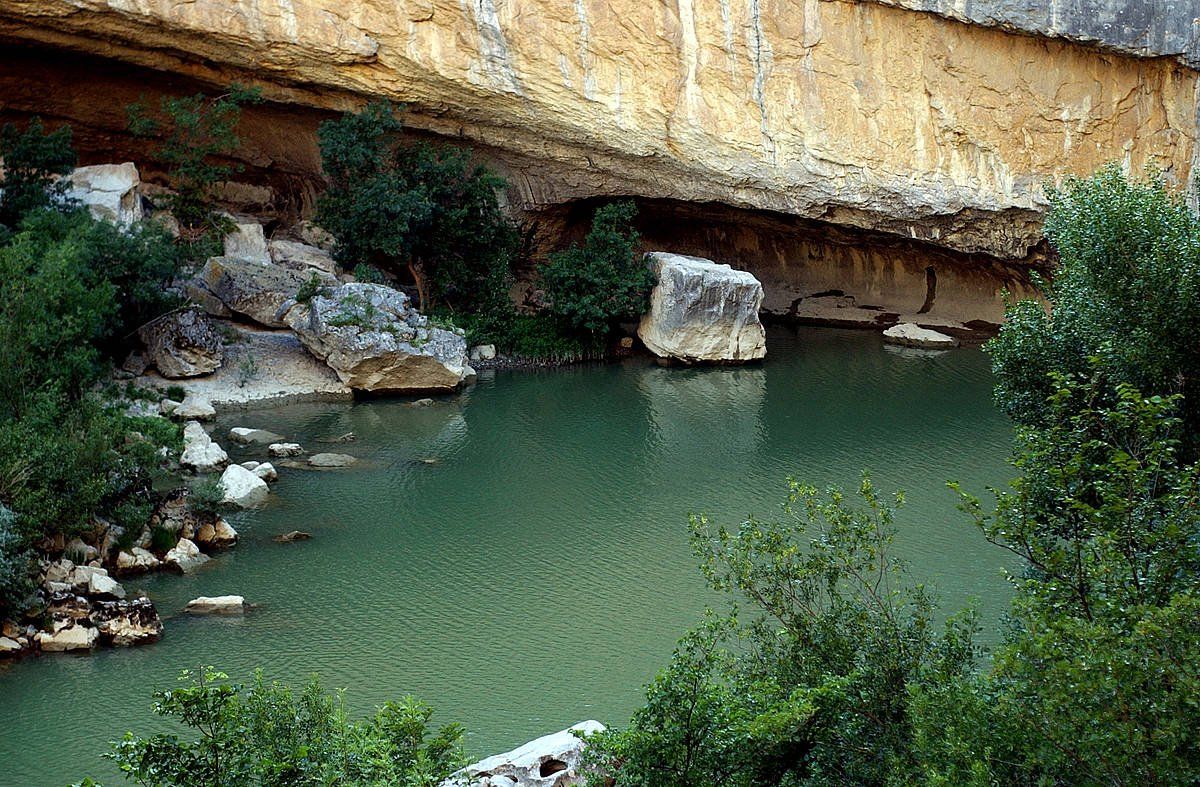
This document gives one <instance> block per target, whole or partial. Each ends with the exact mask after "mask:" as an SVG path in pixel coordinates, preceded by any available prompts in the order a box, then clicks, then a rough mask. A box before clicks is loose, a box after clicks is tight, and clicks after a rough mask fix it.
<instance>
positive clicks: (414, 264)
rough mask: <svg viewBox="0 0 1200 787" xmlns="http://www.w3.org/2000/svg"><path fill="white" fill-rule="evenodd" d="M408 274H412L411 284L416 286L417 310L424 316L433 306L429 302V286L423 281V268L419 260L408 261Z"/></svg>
mask: <svg viewBox="0 0 1200 787" xmlns="http://www.w3.org/2000/svg"><path fill="white" fill-rule="evenodd" d="M408 272H409V273H410V274H412V277H413V284H415V285H416V286H417V309H418V310H419V311H420V312H421V313H422V314H424V313H425V312H426V310H427V309H428V308H429V307H430V306H432V305H433V304H431V303H430V302H429V285H428V282H426V280H425V266H424V265H423V264H422V263H421V262H420V260H409V261H408Z"/></svg>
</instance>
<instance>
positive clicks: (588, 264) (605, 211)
mask: <svg viewBox="0 0 1200 787" xmlns="http://www.w3.org/2000/svg"><path fill="white" fill-rule="evenodd" d="M636 216H637V206H636V205H634V204H633V202H631V201H628V200H626V201H622V202H614V203H612V204H610V205H605V206H604V207H602V208H600V209H599V210H597V211H596V214H595V216H594V217H593V218H592V227H591V230H590V231H589V232H588V234H587V236H586V237H585V238H584V240H583V245H582V246H580V245H572V246H571V247H570V248H569V249H566V250H565V251H561V252H558V253H557V254H553V255H551V256H550V261H549V263H547V264H546V265H545V266H543V267H542V270H541V274H540V275H541V280H542V285H543V287H544V288H545V291H546V296H547V297H548V298H549V300H550V309H551V311H553V312H554V313H555V314H558V315H560V316H561V317H563V318H564V319H565V320H566V321H567V322H568V323H569V324H570V325H571V326H572V327H573V328H575V329H576V330H581V331H587V332H589V333H592V334H606V333H608V331H609V330H611V328H612V326H613V324H614V323H615V322H618V321H620V320H623V319H631V318H635V317H638V316H640V315H641V314H643V313H644V312H645V311H646V309H647V308H648V306H649V305H650V291H651V290H652V289H654V285H655V283H656V282H655V278H654V274H653V273H652V272H651V271H650V269H649V268H648V267H647V266H646V265H645V264H644V263H643V262H642V260H641V259H640V258H639V256H638V255H637V254H636V253H635V250H636V248H637V244H638V234H637V232H636V231H635V230H634V229H633V220H634V218H635V217H636Z"/></svg>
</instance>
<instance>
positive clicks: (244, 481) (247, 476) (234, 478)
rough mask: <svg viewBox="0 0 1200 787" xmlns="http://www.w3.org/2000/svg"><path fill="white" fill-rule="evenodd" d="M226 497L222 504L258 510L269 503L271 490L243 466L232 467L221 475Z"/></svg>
mask: <svg viewBox="0 0 1200 787" xmlns="http://www.w3.org/2000/svg"><path fill="white" fill-rule="evenodd" d="M221 488H222V489H223V490H224V493H225V494H224V497H222V499H221V502H223V503H230V504H232V505H235V506H238V507H239V508H257V507H259V506H261V505H262V504H264V503H266V502H267V497H268V496H269V495H270V493H271V490H270V488H269V487H268V486H267V482H266V481H264V480H262V479H261V478H259V477H258V476H257V475H255V474H254V472H253V471H251V470H247V469H246V468H244V467H242V466H241V465H230V466H229V467H227V468H225V472H224V473H222V474H221Z"/></svg>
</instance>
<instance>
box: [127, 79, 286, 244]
mask: <svg viewBox="0 0 1200 787" xmlns="http://www.w3.org/2000/svg"><path fill="white" fill-rule="evenodd" d="M261 100H262V99H261V95H260V92H259V90H258V89H257V88H246V87H243V86H241V85H237V84H234V85H231V86H230V87H229V90H228V91H226V92H225V93H223V94H221V95H219V96H207V95H205V94H203V93H197V94H195V95H192V96H164V97H163V98H162V99H161V100H160V101H159V105H158V108H157V109H154V108H152V107H151V106H150V104H149V103H148V102H147V101H146V100H145V99H142V100H141V101H138V102H137V103H134V104H131V105H129V106H128V107H126V111H127V113H128V116H129V130H130V131H131V132H132V133H134V134H137V135H138V136H143V137H150V138H156V139H158V140H159V143H158V146H157V149H156V150H155V151H154V156H155V158H157V159H159V160H160V161H162V162H163V163H165V164H166V165H167V174H168V177H169V178H170V181H171V186H172V187H173V188H174V190H175V191H174V193H173V194H172V195H171V196H170V199H169V207H170V209H171V212H172V214H173V215H174V216H175V218H176V219H178V220H179V222H180V224H181V225H182V226H183V227H184V229H186V230H190V231H192V232H194V233H204V232H206V231H207V230H209V229H212V228H214V227H216V226H217V225H216V222H215V218H214V216H213V213H212V209H211V207H210V204H211V201H212V189H213V187H214V186H215V185H216V184H217V183H220V182H221V181H223V180H226V179H227V178H228V177H229V176H230V175H231V174H233V173H234V172H237V171H238V169H239V167H238V166H237V165H236V164H234V163H232V162H230V161H228V160H223V159H222V158H221V157H223V156H228V155H229V154H230V153H231V152H232V151H233V150H235V149H236V148H237V147H238V145H239V144H240V140H239V139H238V136H237V126H238V122H239V121H240V120H241V117H242V108H243V107H244V106H246V105H247V104H256V103H258V102H259V101H261Z"/></svg>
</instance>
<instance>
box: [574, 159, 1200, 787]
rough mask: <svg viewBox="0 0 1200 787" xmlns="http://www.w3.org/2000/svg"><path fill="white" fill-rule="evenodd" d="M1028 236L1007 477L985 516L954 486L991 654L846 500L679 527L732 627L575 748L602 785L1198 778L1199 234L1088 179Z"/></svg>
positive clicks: (1167, 202) (713, 631)
mask: <svg viewBox="0 0 1200 787" xmlns="http://www.w3.org/2000/svg"><path fill="white" fill-rule="evenodd" d="M1047 231H1048V233H1049V234H1050V237H1051V238H1052V240H1053V241H1054V242H1055V244H1056V248H1057V249H1058V251H1059V254H1060V256H1061V264H1060V267H1059V269H1058V277H1057V278H1056V280H1055V281H1054V283H1053V285H1052V286H1051V287H1050V288H1049V293H1050V301H1051V305H1052V307H1053V308H1052V311H1050V312H1047V311H1046V310H1045V309H1044V308H1043V306H1042V305H1041V304H1039V303H1022V304H1015V305H1013V306H1012V307H1011V308H1010V322H1009V323H1008V324H1007V325H1006V326H1005V328H1004V330H1003V332H1002V334H1001V336H1000V338H999V339H997V340H996V341H995V342H993V343H992V345H991V346H990V348H989V349H990V351H991V352H992V354H993V360H994V363H995V366H996V371H997V378H998V386H997V398H998V400H999V402H1000V404H1001V406H1002V407H1003V408H1005V410H1006V411H1008V412H1010V413H1011V414H1013V415H1014V417H1015V418H1016V419H1017V421H1018V434H1017V441H1016V447H1015V451H1014V459H1013V464H1014V467H1015V468H1016V469H1017V470H1018V471H1019V473H1020V476H1019V478H1017V480H1016V481H1014V482H1013V484H1012V486H1011V488H1010V489H1008V490H1005V491H1001V492H997V493H996V502H995V505H994V507H992V508H990V509H985V508H984V506H983V504H982V503H981V501H979V500H978V499H976V498H974V497H971V496H969V495H965V494H964V495H962V507H963V509H964V510H965V511H966V512H967V513H968V514H969V516H970V517H971V519H972V520H973V521H974V524H975V526H976V528H977V529H978V531H979V532H980V533H981V534H982V536H983V537H984V538H986V539H987V540H988V541H990V542H991V543H993V544H996V545H998V546H1000V547H1002V548H1004V549H1006V550H1008V551H1010V552H1011V553H1012V554H1013V555H1015V556H1016V557H1017V558H1019V560H1020V564H1021V570H1020V572H1018V573H1017V574H1015V575H1013V576H1012V583H1013V587H1014V597H1013V602H1012V610H1011V614H1010V618H1009V621H1008V625H1007V626H1006V628H1005V629H1004V630H1003V631H1002V632H1000V634H1001V636H1000V640H1001V644H1000V646H999V647H998V648H997V650H996V652H995V653H994V657H993V659H992V661H991V663H990V664H988V665H985V664H983V663H981V661H980V660H978V659H977V658H976V654H975V645H974V644H973V642H974V637H973V633H974V632H973V618H972V616H971V615H970V614H969V613H966V614H963V615H959V616H957V617H956V618H952V619H951V623H950V625H949V626H948V627H947V629H946V631H945V632H944V633H942V634H940V635H939V634H936V633H935V632H934V630H933V628H932V626H931V620H932V619H933V616H934V612H933V609H932V607H931V606H930V603H929V599H928V597H927V596H926V595H925V594H924V593H923V592H922V591H921V589H920V587H919V586H913V585H911V584H910V583H908V582H907V581H905V580H904V579H903V572H901V571H900V570H899V569H898V568H897V567H896V566H895V565H894V564H893V563H892V562H891V561H890V559H889V558H888V557H887V555H888V551H887V547H888V546H889V545H890V541H891V531H890V516H889V515H887V510H886V509H884V508H882V507H881V506H880V505H879V502H878V500H877V499H876V498H875V496H874V492H873V491H872V490H871V489H870V487H869V485H867V486H865V487H864V490H863V491H864V496H865V499H866V502H867V506H866V508H865V509H854V508H851V507H848V506H847V505H846V504H845V501H844V500H842V498H841V496H840V495H839V494H837V493H834V494H833V496H831V497H830V498H829V499H828V500H826V501H821V500H820V499H819V498H818V497H817V496H816V495H815V493H813V492H812V491H811V490H806V489H805V488H803V487H799V486H796V485H793V488H792V494H791V496H790V498H789V505H788V507H787V508H786V509H785V511H786V513H787V514H788V516H789V518H788V519H786V520H784V521H783V522H782V523H767V524H764V523H762V522H759V521H757V520H753V519H752V520H750V521H749V522H747V523H746V524H744V525H743V526H742V527H741V528H740V529H739V530H738V531H736V532H734V533H730V532H727V531H725V530H722V529H718V530H716V531H713V530H711V529H709V528H708V527H707V525H706V523H705V521H704V520H703V519H700V520H697V522H698V523H699V525H700V526H699V527H695V528H694V544H695V545H696V547H697V553H698V554H699V556H700V558H701V561H702V566H703V569H704V572H705V575H706V576H707V577H708V579H709V582H710V584H712V585H713V586H714V587H715V588H717V589H719V590H723V591H726V592H728V593H729V594H730V595H731V596H733V597H734V598H735V599H738V600H740V601H742V602H743V603H746V604H749V606H750V614H749V616H748V618H747V615H746V613H744V612H743V613H741V614H740V615H732V614H731V615H729V616H727V617H726V618H724V619H721V620H710V621H709V622H708V623H706V625H705V626H704V627H703V628H701V629H700V630H699V631H697V632H694V633H692V634H690V635H689V636H688V637H686V638H685V639H684V640H683V641H682V643H681V645H680V649H679V651H678V652H677V653H676V655H675V658H674V660H673V661H672V662H671V664H670V665H669V666H668V667H667V668H666V669H665V670H664V671H663V672H662V673H661V674H660V675H659V677H658V678H657V679H656V680H655V681H654V682H653V683H652V684H651V685H650V686H649V688H648V691H647V703H646V705H645V706H644V707H643V708H642V709H641V710H639V711H638V712H637V713H636V714H635V715H634V717H633V720H632V722H631V724H630V726H629V727H628V728H626V729H624V730H620V731H609V732H607V733H605V734H603V735H601V736H599V737H598V738H596V739H595V745H594V746H593V747H592V749H591V751H592V755H591V756H592V758H593V760H594V761H595V762H596V763H597V764H599V765H601V766H602V767H603V768H605V769H606V770H607V771H608V772H609V773H610V774H611V775H613V776H614V777H615V779H616V782H617V784H618V785H685V784H686V785H690V787H701V786H702V785H705V786H706V785H714V786H715V785H763V787H766V786H768V785H799V784H813V785H816V784H848V783H853V784H869V785H887V784H914V783H923V784H932V785H962V784H969V785H979V786H980V787H983V786H984V785H994V784H1018V785H1021V784H1025V785H1055V784H1071V785H1076V784H1079V785H1134V784H1164V785H1184V784H1195V783H1196V782H1197V781H1200V738H1198V737H1197V735H1196V733H1195V730H1196V727H1197V724H1198V723H1200V704H1198V703H1197V701H1196V698H1197V697H1198V696H1200V671H1198V670H1197V669H1196V666H1195V665H1196V664H1198V663H1200V598H1198V597H1197V590H1198V585H1200V470H1198V469H1197V466H1196V464H1194V458H1195V452H1196V445H1197V442H1196V431H1195V429H1194V428H1193V427H1192V425H1191V424H1192V422H1193V420H1194V418H1195V409H1196V407H1195V405H1196V401H1195V397H1194V394H1193V392H1192V386H1193V385H1194V379H1195V378H1194V373H1195V370H1196V363H1197V356H1198V348H1197V346H1196V336H1197V335H1200V332H1198V331H1197V330H1196V327H1197V326H1196V321H1197V320H1198V319H1200V303H1197V301H1196V297H1197V289H1196V286H1197V285H1196V282H1197V269H1196V262H1195V260H1196V249H1197V248H1200V222H1198V221H1197V219H1196V217H1195V216H1194V215H1193V214H1191V213H1190V212H1189V211H1188V209H1187V208H1186V207H1185V206H1184V204H1183V203H1182V202H1181V201H1179V200H1178V199H1177V198H1176V197H1175V196H1174V195H1172V194H1170V193H1169V192H1167V191H1166V190H1165V189H1164V188H1163V187H1162V186H1161V185H1158V184H1135V183H1130V182H1128V181H1127V180H1125V179H1124V178H1123V177H1121V175H1120V174H1119V173H1118V172H1117V171H1116V170H1111V169H1109V170H1104V171H1102V172H1100V173H1099V174H1097V175H1096V176H1095V177H1093V178H1091V179H1088V180H1084V181H1072V182H1070V183H1069V184H1068V185H1067V187H1066V189H1065V190H1064V191H1062V192H1058V193H1056V194H1055V195H1054V199H1053V204H1052V209H1051V212H1050V215H1049V217H1048V219H1047ZM1143 388H1144V390H1145V392H1143ZM798 503H799V504H801V508H800V510H799V511H797V504H798ZM797 514H799V516H798V515H797ZM985 666H986V669H985Z"/></svg>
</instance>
